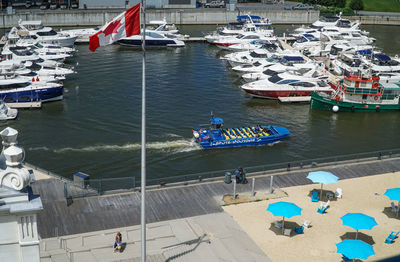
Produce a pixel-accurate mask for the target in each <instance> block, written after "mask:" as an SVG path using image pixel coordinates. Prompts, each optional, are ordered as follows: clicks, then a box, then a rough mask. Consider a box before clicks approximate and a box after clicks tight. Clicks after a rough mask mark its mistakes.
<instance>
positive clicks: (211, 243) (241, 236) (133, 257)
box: [40, 212, 271, 262]
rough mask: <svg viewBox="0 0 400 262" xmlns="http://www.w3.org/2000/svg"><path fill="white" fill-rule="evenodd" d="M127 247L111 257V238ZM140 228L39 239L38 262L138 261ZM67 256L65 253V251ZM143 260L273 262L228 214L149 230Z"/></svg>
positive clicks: (150, 226)
mask: <svg viewBox="0 0 400 262" xmlns="http://www.w3.org/2000/svg"><path fill="white" fill-rule="evenodd" d="M117 231H120V232H121V234H122V240H123V241H122V242H123V243H126V247H125V249H124V251H123V252H122V253H114V252H113V243H114V237H115V234H116V232H117ZM140 235H141V230H140V226H132V227H126V228H116V229H112V230H103V231H97V232H90V233H84V234H77V235H69V236H63V237H60V238H49V239H42V240H41V242H40V250H41V261H42V262H50V261H52V262H64V261H65V262H66V261H75V262H76V261H85V262H92V261H93V262H94V261H102V262H103V261H104V262H108V261H124V262H128V261H132V262H133V261H140V252H141V242H140ZM67 251H68V252H67ZM147 254H148V257H147V261H149V262H161V261H174V262H175V261H176V262H180V261H182V262H183V261H185V262H199V261H207V262H214V261H215V262H217V261H225V262H228V261H232V262H236V261H237V262H239V261H240V262H242V261H246V262H252V261H254V262H256V261H260V262H261V261H262V262H269V261H271V260H270V259H269V258H268V257H267V256H266V255H265V254H264V253H263V252H262V251H261V249H259V247H258V246H257V245H256V244H255V243H254V242H253V240H251V239H250V238H249V237H248V235H247V234H246V233H245V232H244V231H243V230H242V229H241V227H240V226H239V225H238V224H237V223H236V222H235V221H234V220H233V218H232V217H231V216H229V215H228V214H227V213H225V212H223V213H216V214H210V215H202V216H196V217H191V218H185V219H177V220H169V221H164V222H158V223H152V224H148V226H147Z"/></svg>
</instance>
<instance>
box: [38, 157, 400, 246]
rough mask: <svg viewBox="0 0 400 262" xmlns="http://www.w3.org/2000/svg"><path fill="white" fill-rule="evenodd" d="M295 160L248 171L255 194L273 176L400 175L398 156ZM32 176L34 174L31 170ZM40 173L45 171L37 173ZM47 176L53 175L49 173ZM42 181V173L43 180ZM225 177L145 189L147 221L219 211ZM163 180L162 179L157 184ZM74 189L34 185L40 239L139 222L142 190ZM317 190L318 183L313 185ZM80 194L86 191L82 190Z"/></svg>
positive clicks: (283, 183)
mask: <svg viewBox="0 0 400 262" xmlns="http://www.w3.org/2000/svg"><path fill="white" fill-rule="evenodd" d="M305 163H306V162H304V164H303V162H299V163H297V164H294V163H293V164H288V165H287V167H286V168H279V169H274V170H269V171H258V172H249V173H248V174H247V179H248V180H249V181H251V179H252V178H253V177H254V178H255V181H256V183H255V192H257V193H256V194H261V193H268V191H269V190H270V183H271V177H272V176H273V188H274V189H275V190H278V189H279V188H284V187H291V186H298V185H306V184H311V183H312V182H311V181H310V180H309V179H307V178H306V176H307V174H308V173H309V172H311V171H316V170H325V171H330V172H332V173H334V174H335V175H336V176H338V177H339V178H340V179H349V178H356V177H363V176H372V175H378V174H383V173H389V172H396V171H400V154H392V152H386V153H381V152H379V153H376V154H375V156H372V157H367V158H362V159H355V160H354V159H353V160H351V159H347V160H344V161H334V162H327V163H323V162H321V163H319V162H318V163H317V162H313V161H312V162H307V163H309V164H307V165H306V164H305ZM35 172H36V171H35ZM39 173H43V172H39ZM48 177H52V176H51V175H50V176H48ZM44 178H46V175H45V177H44ZM223 180H224V178H223V177H215V178H210V179H200V181H199V180H197V181H186V182H179V183H169V184H165V183H159V184H156V185H151V186H149V187H148V191H147V197H146V200H147V206H148V210H147V214H146V215H147V222H148V223H154V222H161V221H167V220H172V219H181V218H187V217H193V216H199V215H205V214H213V213H220V212H223V210H222V208H221V205H223V204H225V202H223V201H222V199H223V196H224V195H229V194H230V195H232V194H233V185H232V184H226V183H224V181H223ZM160 181H162V180H160ZM65 184H68V187H69V189H70V190H71V189H75V190H77V187H76V186H75V185H74V184H73V183H72V182H71V181H68V180H67V179H60V178H59V177H55V178H54V177H52V178H50V179H40V180H38V181H36V182H35V183H34V184H33V185H32V188H33V192H34V193H36V194H40V196H41V199H42V202H43V206H44V210H43V212H41V213H39V214H38V229H39V234H40V235H41V237H42V238H50V237H58V236H63V235H71V234H78V233H85V232H91V231H98V230H105V229H112V228H118V227H127V226H134V225H139V224H140V192H138V189H135V190H133V191H123V192H119V193H111V194H109V195H99V196H93V197H83V198H74V199H69V200H68V199H65V195H64V189H65V186H64V185H65ZM316 187H318V185H316ZM79 190H83V191H84V190H87V189H82V188H80V189H79ZM251 191H252V188H251V183H249V184H238V185H237V193H238V194H239V195H250V193H251Z"/></svg>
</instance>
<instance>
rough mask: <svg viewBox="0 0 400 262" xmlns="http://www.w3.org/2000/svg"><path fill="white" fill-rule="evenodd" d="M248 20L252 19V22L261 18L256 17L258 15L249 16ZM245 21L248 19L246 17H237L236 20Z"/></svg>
mask: <svg viewBox="0 0 400 262" xmlns="http://www.w3.org/2000/svg"><path fill="white" fill-rule="evenodd" d="M250 18H251V19H253V20H260V19H261V17H260V16H258V15H251V16H250ZM247 19H249V16H248V15H238V16H237V20H247Z"/></svg>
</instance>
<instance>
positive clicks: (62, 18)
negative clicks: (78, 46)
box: [0, 9, 319, 28]
mask: <svg viewBox="0 0 400 262" xmlns="http://www.w3.org/2000/svg"><path fill="white" fill-rule="evenodd" d="M121 11H122V10H85V11H83V10H75V11H69V10H64V11H58V12H32V13H30V12H26V13H16V14H10V15H8V14H3V15H0V27H1V28H10V27H12V26H15V25H17V24H18V20H19V19H21V20H41V21H43V23H44V24H45V25H48V26H98V25H103V24H105V23H106V22H107V21H109V20H111V19H112V18H114V17H116V16H117V15H118V14H120V13H121ZM239 14H240V12H238V11H227V10H220V9H216V10H202V9H189V10H188V9H174V10H171V9H159V10H155V9H151V10H147V12H146V21H150V20H162V19H163V18H164V17H165V18H166V19H167V21H168V22H169V23H174V24H178V25H179V24H199V25H201V24H227V23H229V22H233V21H235V20H236V16H237V15H239ZM251 14H252V15H259V16H262V17H268V18H269V19H270V20H271V21H272V23H276V24H306V23H312V22H314V21H316V20H317V19H318V17H319V11H290V10H260V11H257V10H255V11H251Z"/></svg>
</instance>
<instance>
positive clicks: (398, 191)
mask: <svg viewBox="0 0 400 262" xmlns="http://www.w3.org/2000/svg"><path fill="white" fill-rule="evenodd" d="M384 195H385V196H387V197H388V198H389V199H390V200H394V201H400V188H390V189H386V192H385V194H384ZM399 204H400V202H399ZM398 215H399V209H397V212H396V217H397V216H398Z"/></svg>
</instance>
